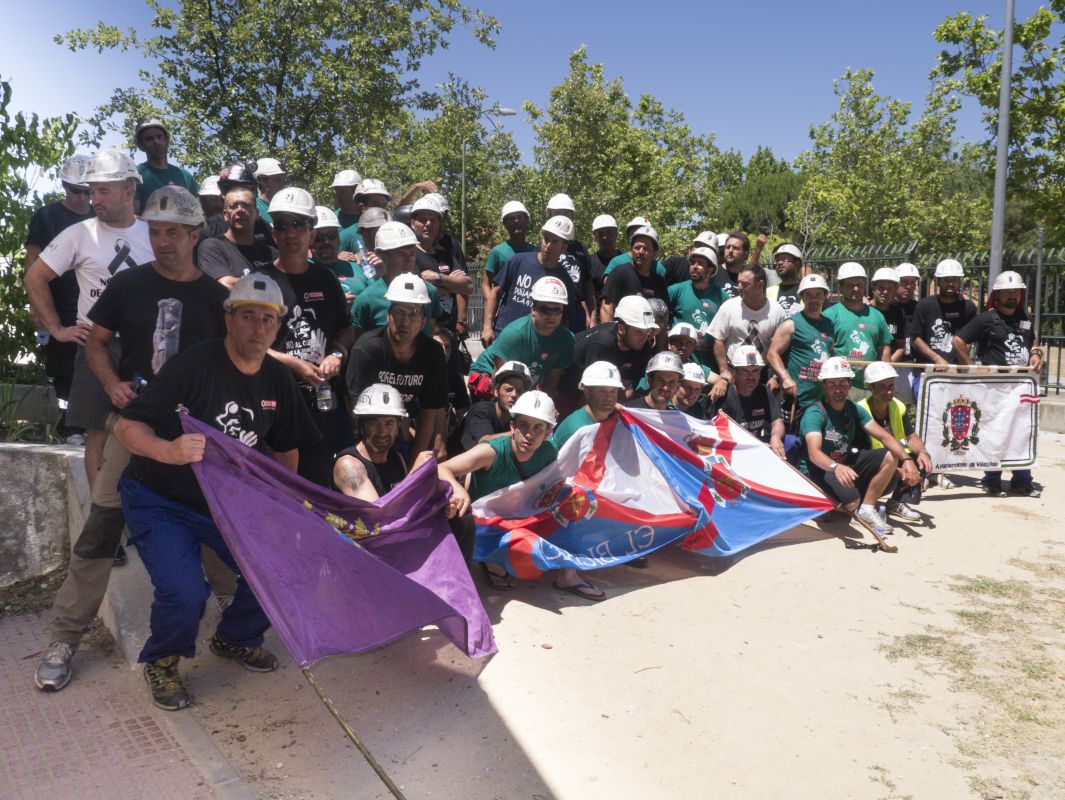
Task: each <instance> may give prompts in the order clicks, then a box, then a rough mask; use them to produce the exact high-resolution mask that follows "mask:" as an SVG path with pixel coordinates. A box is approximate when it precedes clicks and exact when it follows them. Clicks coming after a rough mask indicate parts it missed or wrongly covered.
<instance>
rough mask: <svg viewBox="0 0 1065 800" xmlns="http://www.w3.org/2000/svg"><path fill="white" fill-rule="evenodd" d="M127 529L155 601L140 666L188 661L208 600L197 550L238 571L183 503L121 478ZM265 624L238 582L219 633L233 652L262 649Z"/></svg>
mask: <svg viewBox="0 0 1065 800" xmlns="http://www.w3.org/2000/svg"><path fill="white" fill-rule="evenodd" d="M118 488H119V493H120V494H121V495H122V509H123V511H124V513H125V515H126V526H127V527H128V528H129V533H130V535H129V543H130V544H131V545H134V546H135V547H136V548H137V554H138V555H139V556H140V559H141V561H142V562H143V563H144V567H145V569H147V570H148V576H149V577H150V578H151V580H152V587H153V588H154V589H155V596H154V598H153V600H152V613H151V634H150V635H149V636H148V641H147V642H145V644H144V649H143V650H141V653H140V657H139V659H138V660H140V661H142V662H143V661H155V660H156V659H157V658H163V657H164V656H172V655H179V656H184V657H185V658H192V657H193V656H194V655H195V654H196V634H197V632H198V631H199V627H200V619H201V618H202V617H203V611H204V608H205V606H206V604H207V598H208V596H209V595H210V588H209V586H208V584H207V581H206V580H205V579H204V575H203V563H202V558H201V554H200V546H201V545H203V546H206V547H209V548H211V549H212V550H214V551H215V552H216V553H217V554H218V557H219V558H220V559H222V561H223V562H224V563H225V564H226V566H228V567H229V568H230V569H232V570H233V571H234V572H238V573H239V571H240V568H239V567H238V566H237V564H236V562H235V561H234V559H233V554H232V553H230V552H229V548H228V547H227V546H226V543H225V541H224V540H223V539H222V534H221V533H220V532H219V530H218V528H217V527H216V526H215V524H214V520H212V519H211V518H210V517H208V516H205V515H203V514H201V513H200V512H199V511H196V510H195V509H192V508H190V507H189V506H186V505H184V504H182V503H178V502H175V501H173V500H168V499H167V498H165V497H163V496H162V495H160V494H157V493H156V492H154V491H152V490H151V489H149V488H148V487H147V486H145V485H144V484H143V483H140V482H139V481H135V480H133V479H131V478H129V477H123V478H122V480H121V481H120V482H119V485H118ZM269 627H270V620H269V619H267V617H266V614H265V613H263V610H262V608H261V607H260V606H259V601H258V600H256V599H255V595H254V594H252V591H251V588H250V587H249V586H248V584H247V583H246V582H245V580H244V577H243V576H239V577H238V578H237V589H236V592H235V594H234V595H233V602H232V603H231V604H230V605H229V606H228V607H227V608H226V610H225V611H224V612H222V620H221V621H220V622H219V623H218V634H219V635H220V636H221V637H222V638H223V639H225V640H226V641H227V642H230V643H231V644H234V645H237V646H238V647H256V646H258V645H260V644H262V641H263V633H264V632H265V631H266V629H267V628H269Z"/></svg>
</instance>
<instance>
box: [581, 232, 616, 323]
mask: <svg viewBox="0 0 1065 800" xmlns="http://www.w3.org/2000/svg"><path fill="white" fill-rule="evenodd" d="M592 236H594V237H595V244H596V250H595V252H594V253H590V254H589V255H588V263H589V265H590V266H589V271H588V276H589V277H590V278H591V279H592V288H593V289H594V290H595V301H596V304H597V305H598V304H599V303H601V302H602V301H603V286H604V284H606V270H607V266H608V265H609V264H610V262H611V260H612V259H614V258H615V257H616V256H618V255H619V254H620V253H619V251H618V223H617V220H615V219H614V218H613V217H612V216H610V215H609V214H600V215H599V216H597V217H596V218H595V219H593V220H592Z"/></svg>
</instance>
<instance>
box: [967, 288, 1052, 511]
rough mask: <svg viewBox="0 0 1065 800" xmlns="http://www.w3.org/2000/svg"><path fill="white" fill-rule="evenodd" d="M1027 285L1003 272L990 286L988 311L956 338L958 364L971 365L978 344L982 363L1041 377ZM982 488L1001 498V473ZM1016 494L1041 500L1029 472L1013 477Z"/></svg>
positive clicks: (1017, 471)
mask: <svg viewBox="0 0 1065 800" xmlns="http://www.w3.org/2000/svg"><path fill="white" fill-rule="evenodd" d="M1026 288H1027V286H1026V285H1025V283H1024V279H1023V278H1022V277H1021V276H1020V274H1019V273H1016V272H1013V271H1006V272H1002V273H1000V274H999V275H998V277H997V278H995V282H994V283H993V284H992V285H991V294H990V296H989V297H988V306H989V308H988V309H987V310H986V311H982V312H980V313H979V314H977V315H976V316H975V317H973V318H972V319H971V320H969V322H968V323H966V324H965V325H964V326H962V328H961V329H960V330H959V331H958V332H957V333H956V334H955V335H954V349H955V352H956V353H957V354H958V363H959V364H971V363H972V351H971V348H972V346H973V345H974V344H975V345H976V347H977V350H978V352H979V354H980V362H981V363H983V364H988V365H990V366H1008V367H1025V366H1026V367H1029V368H1030V369H1031V370H1032V372H1035V373H1036V374H1038V373H1039V372H1040V371H1041V370H1042V369H1043V348H1042V347H1040V346H1039V340H1038V339H1037V337H1036V334H1037V332H1036V331H1035V330H1034V329H1033V328H1032V321H1031V319H1030V318H1029V316H1028V311H1027V309H1026V308H1025V289H1026ZM981 485H982V486H983V488H984V491H985V492H987V494H989V495H991V496H993V497H1002V496H1003V495H1005V492H1004V491H1003V489H1002V472H1001V471H994V472H985V473H984V477H983V480H982V481H981ZM1009 490H1010V492H1011V493H1013V494H1018V495H1023V496H1026V497H1039V496H1040V494H1041V491H1040V490H1039V489H1038V488H1036V487H1035V486H1034V485H1033V484H1032V471H1031V470H1030V469H1015V470H1013V474H1012V476H1011V477H1010V485H1009Z"/></svg>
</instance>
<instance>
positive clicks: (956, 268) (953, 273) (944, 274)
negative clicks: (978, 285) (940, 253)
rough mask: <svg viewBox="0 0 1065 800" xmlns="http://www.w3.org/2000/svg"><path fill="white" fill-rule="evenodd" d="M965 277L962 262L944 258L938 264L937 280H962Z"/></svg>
mask: <svg viewBox="0 0 1065 800" xmlns="http://www.w3.org/2000/svg"><path fill="white" fill-rule="evenodd" d="M964 276H965V267H963V266H962V265H961V262H960V261H957V260H955V259H953V258H944V259H943V260H942V261H940V262H939V263H938V264H936V277H937V278H962V277H964Z"/></svg>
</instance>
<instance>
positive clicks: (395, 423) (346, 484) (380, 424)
mask: <svg viewBox="0 0 1065 800" xmlns="http://www.w3.org/2000/svg"><path fill="white" fill-rule="evenodd" d="M352 413H353V414H354V415H355V427H356V431H355V440H356V444H355V445H354V446H353V447H348V448H346V449H344V450H342V451H341V452H339V453H338V454H337V460H336V464H335V465H334V466H333V488H335V489H336V490H337V491H339V492H342V493H343V494H346V495H348V496H349V497H357V498H358V499H360V500H366V501H368V502H373V501H374V500H377V499H379V498H381V497H384V496H385V495H386V494H387V493H388V492H389V491H391V490H392V488H393V487H394V486H395V485H396V484H397V483H400V482H401V481H402V480H403V479H404V478H405V477H406V476H407V472H408V469H407V460H406V459H405V458H403V454H402V453H401V452H400V451H399V449H398V448H397V447H396V443H397V442H398V441H399V434H400V431H401V430H402V428H403V425H404V424H405V422H406V419H407V411H406V409H405V408H404V406H403V397H402V396H401V395H400V393H399V392H398V391H396V389H395V388H394V387H392V386H389V385H388V384H384V383H374V384H371V385H370V386H367V387H366V388H365V389H363V391H362V394H360V395H359V397H358V399H357V400H356V401H355V409H354V411H353V412H352Z"/></svg>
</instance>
